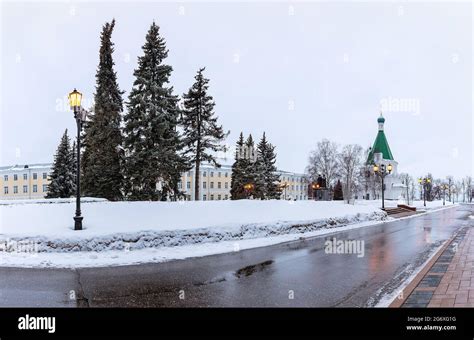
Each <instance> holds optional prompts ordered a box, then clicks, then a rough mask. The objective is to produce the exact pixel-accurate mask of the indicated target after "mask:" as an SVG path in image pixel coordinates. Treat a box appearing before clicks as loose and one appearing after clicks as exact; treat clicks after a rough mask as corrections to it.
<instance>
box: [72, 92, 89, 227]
mask: <svg viewBox="0 0 474 340" xmlns="http://www.w3.org/2000/svg"><path fill="white" fill-rule="evenodd" d="M68 98H69V106H70V107H71V110H72V111H73V112H74V118H75V119H76V125H77V148H76V151H77V155H76V159H77V166H76V214H75V216H74V230H82V219H83V217H82V216H81V130H82V124H83V123H84V121H85V120H86V118H87V111H86V110H84V109H83V108H82V107H81V101H82V93H80V92H79V91H77V90H76V89H74V91H72V92H71V93H70V94H69V97H68Z"/></svg>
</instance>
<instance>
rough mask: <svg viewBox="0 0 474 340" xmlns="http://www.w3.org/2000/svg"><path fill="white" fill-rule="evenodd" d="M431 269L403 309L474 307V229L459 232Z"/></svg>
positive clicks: (404, 303) (468, 228)
mask: <svg viewBox="0 0 474 340" xmlns="http://www.w3.org/2000/svg"><path fill="white" fill-rule="evenodd" d="M429 266H431V267H430V268H429V270H428V271H427V272H426V273H425V274H424V275H423V277H422V278H421V280H420V281H419V282H418V283H417V285H416V287H415V289H414V290H413V291H412V292H411V294H410V295H409V296H408V298H407V299H406V300H405V301H404V302H403V304H402V305H401V307H474V228H472V227H463V228H462V229H460V231H459V232H458V234H457V235H456V236H455V237H454V238H453V239H452V240H451V242H450V243H449V244H448V245H447V246H446V247H445V248H444V250H443V251H442V253H441V254H440V255H439V257H438V258H437V259H436V260H435V261H434V262H433V263H430V264H428V266H427V267H429Z"/></svg>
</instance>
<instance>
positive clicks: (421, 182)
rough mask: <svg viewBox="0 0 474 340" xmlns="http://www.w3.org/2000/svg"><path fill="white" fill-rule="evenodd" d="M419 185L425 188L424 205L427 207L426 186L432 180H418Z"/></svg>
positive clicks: (425, 178) (427, 178) (426, 178)
mask: <svg viewBox="0 0 474 340" xmlns="http://www.w3.org/2000/svg"><path fill="white" fill-rule="evenodd" d="M418 183H420V185H422V186H423V205H424V206H425V207H426V186H427V185H428V184H429V183H431V179H430V178H429V177H424V178H421V177H420V178H418Z"/></svg>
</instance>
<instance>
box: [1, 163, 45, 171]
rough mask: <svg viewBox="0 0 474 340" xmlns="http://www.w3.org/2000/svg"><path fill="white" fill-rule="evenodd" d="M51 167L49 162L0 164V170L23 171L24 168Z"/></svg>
mask: <svg viewBox="0 0 474 340" xmlns="http://www.w3.org/2000/svg"><path fill="white" fill-rule="evenodd" d="M51 167H52V164H51V163H37V164H15V165H8V166H1V167H0V172H6V171H25V170H35V169H49V168H51Z"/></svg>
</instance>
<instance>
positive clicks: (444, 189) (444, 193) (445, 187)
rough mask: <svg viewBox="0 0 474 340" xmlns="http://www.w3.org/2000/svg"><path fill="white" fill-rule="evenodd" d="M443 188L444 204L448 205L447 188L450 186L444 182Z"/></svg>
mask: <svg viewBox="0 0 474 340" xmlns="http://www.w3.org/2000/svg"><path fill="white" fill-rule="evenodd" d="M441 188H442V189H443V205H446V189H447V188H448V186H447V185H446V184H443V185H442V186H441Z"/></svg>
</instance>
